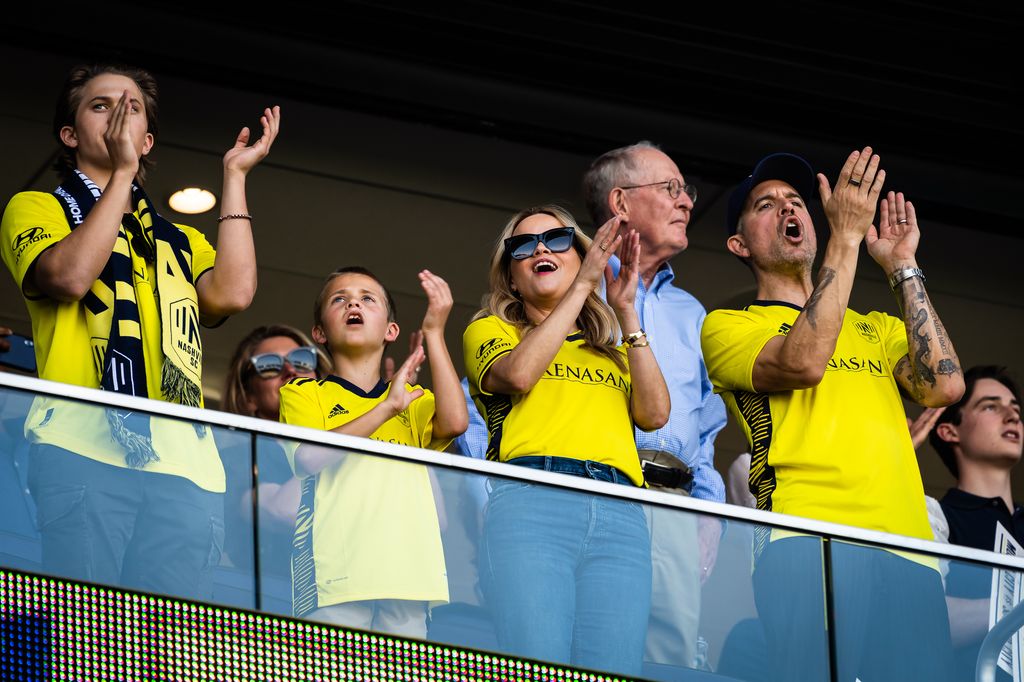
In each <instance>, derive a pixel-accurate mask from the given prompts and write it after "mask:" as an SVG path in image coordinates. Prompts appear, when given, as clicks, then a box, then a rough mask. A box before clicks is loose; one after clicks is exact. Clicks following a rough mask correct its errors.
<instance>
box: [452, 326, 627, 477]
mask: <svg viewBox="0 0 1024 682" xmlns="http://www.w3.org/2000/svg"><path fill="white" fill-rule="evenodd" d="M520 340H521V339H520V335H519V331H518V330H517V329H516V328H515V326H514V325H511V324H508V323H507V322H503V321H502V320H501V319H500V318H498V317H496V316H494V315H491V316H488V317H485V318H482V319H479V320H476V321H474V322H472V323H471V324H470V325H469V327H467V328H466V331H465V333H464V334H463V337H462V342H463V352H464V354H465V362H466V374H467V375H468V378H469V392H470V395H471V396H472V397H473V400H474V402H475V403H476V406H477V408H478V409H479V410H480V414H481V415H483V417H484V420H485V421H486V423H487V433H488V437H487V459H492V460H497V461H501V462H507V461H509V460H512V459H515V458H516V457H523V456H525V455H552V456H556V457H569V458H572V459H581V460H592V461H595V462H601V463H603V464H608V465H611V466H613V467H615V468H616V469H619V470H620V471H622V472H623V473H625V474H626V475H627V476H629V479H630V480H631V481H632V482H633V483H634V484H636V485H638V486H642V485H644V477H643V472H642V471H641V470H640V458H639V456H638V455H637V451H636V441H635V439H634V436H633V418H632V416H631V413H630V404H629V401H630V395H631V391H632V384H631V380H630V376H629V371H628V370H627V371H625V372H623V371H622V370H621V369H619V367H618V365H616V364H615V363H614V362H612V360H611V359H609V358H607V357H605V356H603V355H599V354H597V353H595V352H593V351H592V350H588V349H586V348H584V346H583V343H584V340H583V335H582V334H580V333H576V334H573V335H570V336H569V337H567V338H566V339H565V341H564V342H563V343H562V347H561V348H559V349H558V354H557V355H555V359H554V360H553V361H552V362H551V364H550V365H549V366H548V368H547V369H546V370H545V371H544V374H543V375H541V377H540V380H539V381H538V382H537V384H536V385H535V386H534V387H533V388H532V389H530V391H529V392H528V393H523V394H521V395H506V394H503V393H488V392H486V391H484V390H483V389H482V388H481V384H482V383H483V379H484V377H485V376H486V375H487V372H488V371H489V370H490V368H491V366H492V365H494V362H495V361H496V360H498V359H499V358H501V357H503V356H505V355H507V354H508V353H511V352H512V349H513V348H515V347H516V346H517V345H518V344H519V342H520ZM618 352H619V353H621V354H622V359H623V363H624V364H626V363H627V357H626V351H625V349H624V348H619V349H618ZM626 366H627V367H628V364H626Z"/></svg>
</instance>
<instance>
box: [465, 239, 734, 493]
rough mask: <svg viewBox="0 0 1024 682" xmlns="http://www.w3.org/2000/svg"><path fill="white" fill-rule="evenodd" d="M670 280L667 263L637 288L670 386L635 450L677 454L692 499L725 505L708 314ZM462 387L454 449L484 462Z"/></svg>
mask: <svg viewBox="0 0 1024 682" xmlns="http://www.w3.org/2000/svg"><path fill="white" fill-rule="evenodd" d="M610 264H611V266H612V270H613V272H614V273H615V274H616V276H617V275H618V271H619V260H618V258H617V257H615V256H612V258H611V260H610ZM674 279H675V273H674V272H673V271H672V268H671V267H670V266H669V265H668V264H667V263H666V264H665V265H663V266H662V267H661V269H660V270H658V272H657V273H656V274H655V275H654V279H653V280H652V281H651V287H650V289H647V288H646V287H645V286H644V283H643V280H641V281H640V283H639V285H638V286H637V292H636V311H637V314H638V315H639V316H640V324H641V326H642V327H643V328H644V331H646V332H647V337H648V339H649V340H650V344H651V349H652V350H653V351H654V357H655V358H657V360H658V366H659V367H660V368H661V373H662V374H663V375H664V377H665V383H666V384H668V392H669V396H670V397H671V399H672V412H671V414H670V415H669V420H668V423H667V424H666V425H665V426H663V427H662V428H660V429H658V430H657V431H650V432H647V431H641V430H640V429H637V430H636V446H637V448H638V449H640V450H663V451H665V452H668V453H671V454H673V455H675V456H676V457H678V458H679V459H681V460H682V461H683V462H685V463H686V465H687V466H689V467H690V470H691V471H692V472H693V481H692V483H690V484H689V486H690V494H691V495H692V496H693V497H696V498H699V499H702V500H713V501H715V502H724V501H725V484H724V483H723V482H722V477H721V475H719V473H718V471H717V470H716V469H715V436H716V435H718V432H719V431H721V430H722V427H724V426H725V422H726V413H725V403H724V402H722V399H721V398H720V397H719V396H718V395H716V394H715V393H714V391H713V389H712V386H711V380H710V379H708V371H707V368H706V367H705V366H704V357H703V355H701V350H700V327H701V325H702V324H703V323H704V317H705V315H706V314H707V312H706V311H705V310H704V306H702V305H701V304H700V302H699V301H698V300H697V299H696V298H694V297H693V296H691V295H690V294H688V293H687V292H685V291H683V290H682V289H680V288H679V287H677V286H674V285H673V284H672V281H673V280H674ZM602 294H603V288H602ZM624 331H625V332H627V333H628V332H630V331H636V330H624ZM462 386H463V390H464V392H465V394H466V401H467V403H468V407H469V428H468V429H467V430H466V433H464V434H463V435H461V436H459V437H458V438H457V439H456V447H458V449H459V452H461V453H462V454H464V455H469V456H471V457H478V458H482V457H483V456H484V453H485V452H486V451H487V426H486V424H485V423H484V420H483V417H481V416H480V413H479V412H477V410H476V405H474V403H473V401H472V400H471V399H470V397H469V383H468V380H466V379H463V380H462Z"/></svg>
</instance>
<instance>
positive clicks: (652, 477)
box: [640, 450, 693, 489]
mask: <svg viewBox="0 0 1024 682" xmlns="http://www.w3.org/2000/svg"><path fill="white" fill-rule="evenodd" d="M655 455H658V457H657V458H658V459H660V460H661V461H662V462H666V461H668V462H671V463H672V464H671V465H670V466H666V465H664V464H658V463H657V462H654V461H653V459H654V456H655ZM648 457H650V459H648ZM640 468H641V469H643V472H644V479H645V480H646V481H647V483H648V485H652V486H657V487H660V488H680V489H685V488H686V486H687V485H689V484H690V481H692V480H693V472H692V471H690V467H688V466H686V464H684V463H683V462H682V461H680V460H679V459H677V458H676V457H674V456H673V455H669V454H668V453H660V452H654V451H649V450H641V451H640Z"/></svg>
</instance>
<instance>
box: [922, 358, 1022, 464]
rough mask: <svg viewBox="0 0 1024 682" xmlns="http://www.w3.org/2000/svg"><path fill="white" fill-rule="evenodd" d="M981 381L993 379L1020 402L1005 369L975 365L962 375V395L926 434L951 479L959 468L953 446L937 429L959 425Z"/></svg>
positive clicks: (1018, 395) (999, 366)
mask: <svg viewBox="0 0 1024 682" xmlns="http://www.w3.org/2000/svg"><path fill="white" fill-rule="evenodd" d="M981 379H995V380H996V381H998V382H999V383H1001V384H1002V385H1003V386H1006V388H1007V389H1009V391H1010V393H1011V394H1012V395H1013V398H1014V400H1016V401H1017V402H1018V403H1019V402H1020V388H1019V387H1018V386H1017V382H1015V381H1014V380H1013V378H1012V377H1011V376H1010V374H1009V371H1008V370H1007V369H1006V367H1003V366H1001V365H977V366H975V367H971V368H970V369H969V370H967V372H965V373H964V384H965V388H964V394H963V396H961V398H960V400H958V401H957V402H955V403H953V404H952V405H950V406H949V407H947V408H946V409H945V411H943V413H942V414H941V415H940V416H939V419H938V421H936V422H935V426H933V427H932V430H931V431H930V432H929V433H928V442H929V443H931V444H932V447H933V448H935V451H936V452H938V453H939V457H940V458H941V459H942V463H943V464H945V465H946V468H947V469H949V473H951V474H953V478H956V479H959V478H960V467H959V466H958V465H957V463H956V456H955V455H954V454H953V446H952V444H950V443H947V442H946V441H944V440H942V439H941V438H939V434H938V427H939V424H953V425H956V426H959V425H960V420H961V419H962V418H963V408H964V406H965V405H967V403H968V402H970V400H971V398H972V396H973V395H974V386H975V384H977V383H978V381H980V380H981Z"/></svg>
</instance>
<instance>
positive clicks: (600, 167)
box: [583, 140, 661, 226]
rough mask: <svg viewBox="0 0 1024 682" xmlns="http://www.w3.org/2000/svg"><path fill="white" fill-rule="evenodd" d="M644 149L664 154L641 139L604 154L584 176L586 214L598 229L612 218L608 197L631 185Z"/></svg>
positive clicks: (595, 160) (650, 143) (592, 164)
mask: <svg viewBox="0 0 1024 682" xmlns="http://www.w3.org/2000/svg"><path fill="white" fill-rule="evenodd" d="M643 149H655V150H657V151H661V147H659V146H658V145H656V144H654V143H653V142H650V141H648V140H641V141H639V142H637V143H635V144H631V145H629V146H626V147H619V148H618V149H613V150H611V151H610V152H605V153H604V154H602V155H601V156H599V157H597V158H596V159H594V161H593V162H592V163H591V164H590V168H588V169H587V172H586V173H585V174H584V175H583V199H584V201H586V203H587V211H588V212H589V213H590V219H591V220H593V221H594V225H595V226H597V225H603V224H604V223H605V222H607V221H608V219H609V218H611V217H612V214H611V210H609V208H608V195H609V194H610V193H611V191H612V190H613V189H614V188H615V187H618V186H620V185H622V184H625V183H626V182H629V181H630V179H631V178H632V177H633V174H634V173H636V172H637V171H638V170H639V169H640V166H639V165H638V164H637V162H636V158H635V155H636V152H638V151H641V150H643Z"/></svg>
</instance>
